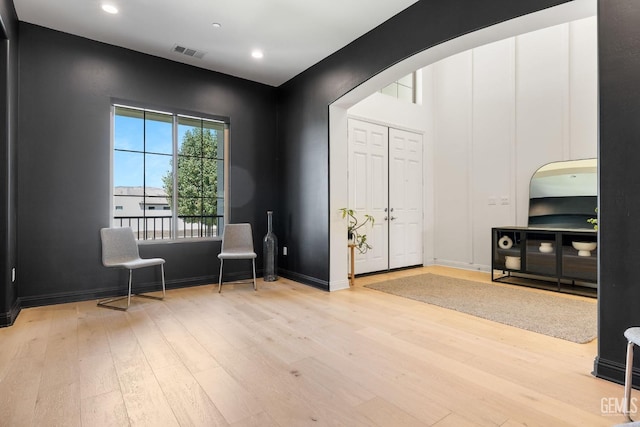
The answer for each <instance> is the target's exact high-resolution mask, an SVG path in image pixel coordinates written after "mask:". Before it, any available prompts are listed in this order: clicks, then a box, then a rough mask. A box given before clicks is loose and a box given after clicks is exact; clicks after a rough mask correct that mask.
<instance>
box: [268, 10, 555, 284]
mask: <svg viewBox="0 0 640 427" xmlns="http://www.w3.org/2000/svg"><path fill="white" fill-rule="evenodd" d="M562 3H566V1H561V0H544V1H535V2H533V1H527V2H525V1H512V0H491V1H482V2H480V1H473V0H450V1H435V0H433V1H431V0H422V1H419V2H418V3H416V4H414V5H413V6H411V7H409V8H408V9H406V10H405V11H403V12H401V13H400V14H398V15H396V16H395V17H393V18H391V19H390V20H388V21H387V22H385V23H384V24H382V25H381V26H379V27H377V28H375V29H374V30H372V31H371V32H369V33H367V34H365V35H364V36H362V37H361V38H359V39H358V40H356V41H354V42H353V43H351V44H350V45H348V46H346V47H345V48H343V49H342V50H340V51H338V52H337V53H335V54H333V55H331V56H330V57H328V58H326V59H325V60H323V61H322V62H320V63H318V64H317V65H315V66H313V67H311V68H310V69H308V70H306V71H304V72H303V73H301V74H300V75H298V76H297V77H295V78H294V79H292V80H290V81H289V82H287V83H285V84H284V85H283V86H281V88H280V89H281V90H280V93H279V104H280V107H279V111H280V115H279V119H278V132H279V138H278V139H279V142H280V146H279V153H280V158H281V159H282V165H283V169H282V173H281V175H280V185H279V187H280V188H281V189H282V192H281V203H280V210H279V212H276V214H277V216H278V220H279V221H280V222H281V224H282V228H283V230H284V231H285V233H284V235H283V236H282V237H283V242H284V243H286V244H287V245H288V247H289V253H290V255H289V256H288V257H286V259H283V260H282V261H283V263H284V262H286V264H283V267H284V268H285V269H286V274H288V275H291V276H292V277H294V278H297V279H300V280H303V281H306V282H307V283H310V284H314V285H316V286H320V287H325V288H326V287H328V280H329V253H328V251H329V241H328V239H329V237H328V236H329V212H328V207H329V173H328V171H329V127H328V122H329V109H328V107H329V105H330V104H331V102H333V101H334V100H336V99H337V98H339V97H341V96H342V95H344V94H345V93H347V92H349V91H350V90H351V89H353V88H355V87H356V86H358V85H359V84H361V83H363V82H364V81H366V80H367V79H369V78H371V77H372V76H374V75H376V74H378V73H379V72H381V71H383V70H384V69H386V68H388V67H389V66H391V65H393V64H395V63H397V62H399V61H401V60H403V59H405V58H407V57H409V56H411V55H413V54H416V53H418V52H421V51H423V50H425V49H427V48H429V47H432V46H435V45H437V44H439V43H442V42H443V41H446V40H449V39H452V38H455V37H458V36H460V35H463V34H466V33H468V32H471V31H474V30H477V29H480V28H484V27H487V26H490V25H492V24H495V23H498V22H502V21H505V20H508V19H511V18H515V17H518V16H522V15H525V14H527V13H531V12H534V11H538V10H541V9H545V8H547V7H551V6H556V5H559V4H562Z"/></svg>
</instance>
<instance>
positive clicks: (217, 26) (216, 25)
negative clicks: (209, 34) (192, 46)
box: [211, 22, 222, 28]
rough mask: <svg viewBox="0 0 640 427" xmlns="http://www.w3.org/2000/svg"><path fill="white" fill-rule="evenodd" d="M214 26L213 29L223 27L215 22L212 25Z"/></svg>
mask: <svg viewBox="0 0 640 427" xmlns="http://www.w3.org/2000/svg"><path fill="white" fill-rule="evenodd" d="M211 25H212V26H213V28H220V27H222V24H221V23H219V22H214V23H213V24H211Z"/></svg>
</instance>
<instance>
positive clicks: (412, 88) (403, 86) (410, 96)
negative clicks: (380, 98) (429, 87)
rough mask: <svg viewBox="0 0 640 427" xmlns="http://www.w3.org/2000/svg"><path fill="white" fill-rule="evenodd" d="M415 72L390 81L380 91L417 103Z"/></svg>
mask: <svg viewBox="0 0 640 427" xmlns="http://www.w3.org/2000/svg"><path fill="white" fill-rule="evenodd" d="M417 78H418V77H417V73H416V72H413V73H411V74H407V75H406V76H404V77H403V78H401V79H400V80H398V81H395V82H393V83H391V84H390V85H389V86H387V87H385V88H382V89H380V92H381V93H383V94H385V95H389V96H393V97H394V98H398V99H400V100H403V101H407V102H412V103H417V99H416V89H417V86H418V85H417Z"/></svg>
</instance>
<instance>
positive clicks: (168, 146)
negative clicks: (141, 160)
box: [145, 112, 173, 154]
mask: <svg viewBox="0 0 640 427" xmlns="http://www.w3.org/2000/svg"><path fill="white" fill-rule="evenodd" d="M172 129H173V117H172V116H171V115H170V114H163V113H152V112H147V113H145V144H146V145H145V149H146V151H147V152H151V153H163V154H172V153H173V142H172V141H173V130H172Z"/></svg>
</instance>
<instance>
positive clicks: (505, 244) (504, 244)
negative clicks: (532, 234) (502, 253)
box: [498, 236, 513, 249]
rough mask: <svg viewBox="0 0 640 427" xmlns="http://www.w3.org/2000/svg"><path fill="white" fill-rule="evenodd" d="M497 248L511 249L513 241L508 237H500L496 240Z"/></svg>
mask: <svg viewBox="0 0 640 427" xmlns="http://www.w3.org/2000/svg"><path fill="white" fill-rule="evenodd" d="M498 246H500V248H501V249H511V247H512V246H513V240H511V237H509V236H502V237H501V238H500V240H498Z"/></svg>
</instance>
